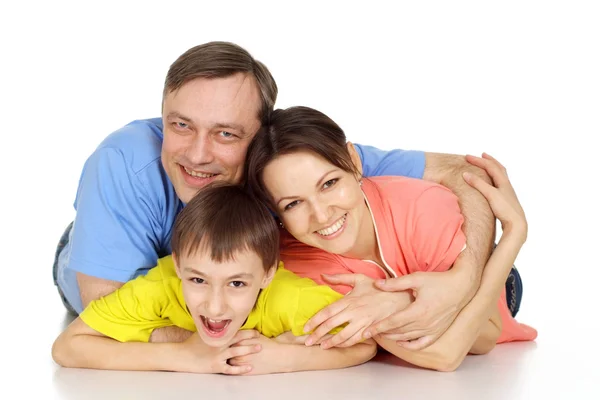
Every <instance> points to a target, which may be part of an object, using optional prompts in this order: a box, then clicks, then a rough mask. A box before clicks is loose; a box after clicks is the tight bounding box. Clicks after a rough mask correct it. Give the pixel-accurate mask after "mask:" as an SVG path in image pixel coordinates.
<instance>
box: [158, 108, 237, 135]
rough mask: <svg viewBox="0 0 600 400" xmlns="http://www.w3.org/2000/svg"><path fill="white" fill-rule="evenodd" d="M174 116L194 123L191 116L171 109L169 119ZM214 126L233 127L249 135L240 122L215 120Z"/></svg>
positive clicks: (220, 127) (221, 127) (218, 127)
mask: <svg viewBox="0 0 600 400" xmlns="http://www.w3.org/2000/svg"><path fill="white" fill-rule="evenodd" d="M173 118H179V119H181V120H183V121H185V122H189V123H193V122H194V121H192V119H191V118H189V117H186V116H185V115H183V114H181V113H179V112H177V111H171V112H170V113H168V114H167V119H173ZM212 128H213V129H214V128H217V129H229V128H230V129H233V130H236V131H238V132H240V133H241V134H242V135H243V136H248V133H247V132H246V131H245V130H244V127H243V126H242V125H240V124H236V123H232V122H227V123H226V122H215V123H214V124H213V125H212Z"/></svg>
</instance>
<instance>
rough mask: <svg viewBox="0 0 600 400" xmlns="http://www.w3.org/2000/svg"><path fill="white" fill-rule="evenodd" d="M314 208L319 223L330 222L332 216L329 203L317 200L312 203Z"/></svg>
mask: <svg viewBox="0 0 600 400" xmlns="http://www.w3.org/2000/svg"><path fill="white" fill-rule="evenodd" d="M312 209H313V216H314V218H315V221H317V222H318V223H319V224H325V223H327V222H329V219H330V218H331V207H329V205H327V204H325V203H323V202H319V201H315V202H313V204H312Z"/></svg>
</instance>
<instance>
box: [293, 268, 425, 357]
mask: <svg viewBox="0 0 600 400" xmlns="http://www.w3.org/2000/svg"><path fill="white" fill-rule="evenodd" d="M323 279H325V280H326V281H327V282H329V283H331V284H336V285H348V286H352V287H353V289H352V290H351V291H350V292H349V293H348V294H347V295H346V296H345V297H344V298H343V299H340V300H338V301H336V302H335V303H333V304H330V305H329V306H327V307H325V308H324V309H322V310H321V311H319V312H318V313H317V314H315V315H314V316H313V317H312V318H311V319H310V320H308V322H307V323H306V325H305V326H304V331H305V332H311V331H312V330H313V329H314V332H313V333H311V334H310V335H309V337H308V338H307V340H306V342H305V344H306V345H307V346H311V345H313V344H317V343H319V342H322V343H321V347H322V348H324V349H328V348H330V347H350V346H353V345H354V344H356V343H359V342H361V341H362V340H364V337H363V332H364V330H365V329H366V328H368V327H369V326H371V325H372V324H374V323H376V322H378V321H381V320H383V319H385V318H387V317H388V316H390V315H392V314H394V313H396V312H399V311H401V310H403V309H404V308H406V307H407V306H408V305H409V304H410V303H411V302H412V301H413V300H414V298H413V296H412V294H411V293H410V292H394V293H388V292H383V291H381V290H379V289H377V288H376V287H375V286H374V285H373V282H374V281H373V279H371V278H369V277H367V276H365V275H362V274H339V275H331V276H328V275H323ZM344 324H347V326H345V327H344V328H343V329H342V330H341V332H339V333H337V334H335V335H333V336H332V337H331V338H329V339H326V340H324V341H323V340H322V339H323V338H324V337H325V335H327V334H328V333H329V332H330V331H331V330H332V329H334V328H336V327H338V326H341V325H344Z"/></svg>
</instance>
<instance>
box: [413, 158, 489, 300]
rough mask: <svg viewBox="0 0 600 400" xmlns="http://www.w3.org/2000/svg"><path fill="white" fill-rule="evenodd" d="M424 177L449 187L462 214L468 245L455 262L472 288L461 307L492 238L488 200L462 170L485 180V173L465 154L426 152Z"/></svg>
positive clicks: (477, 277) (475, 283)
mask: <svg viewBox="0 0 600 400" xmlns="http://www.w3.org/2000/svg"><path fill="white" fill-rule="evenodd" d="M425 157H426V158H425V160H426V161H425V162H426V164H425V173H424V175H423V179H426V180H429V181H432V182H436V183H439V184H441V185H443V186H445V187H447V188H448V189H450V190H451V191H452V192H453V193H454V194H455V195H456V196H457V197H458V202H459V205H460V209H461V212H462V214H463V216H464V223H463V232H464V233H465V236H466V242H467V248H466V249H465V250H464V251H463V253H462V254H461V257H460V258H459V260H457V262H456V263H455V264H454V266H453V269H455V270H457V271H459V272H460V273H461V274H463V275H464V276H465V278H466V279H468V280H469V281H470V282H471V286H470V287H471V289H470V290H469V293H468V296H467V298H466V299H465V303H464V304H463V306H464V305H465V304H466V303H467V302H468V301H469V300H470V299H471V298H472V297H473V295H474V294H475V292H476V291H477V288H478V287H479V283H480V280H481V276H482V272H483V268H484V266H485V264H486V262H487V260H488V258H489V256H490V253H491V251H492V248H493V244H494V238H495V217H494V214H493V212H492V210H491V208H490V206H489V203H488V201H487V200H486V199H485V197H483V195H482V194H481V193H480V192H479V191H478V190H476V189H474V188H472V187H471V186H470V185H468V184H467V183H466V182H465V181H464V179H463V177H462V174H463V172H470V173H473V174H475V175H478V176H480V177H481V178H482V179H484V180H485V181H487V182H491V179H490V178H489V176H488V175H487V173H486V172H485V171H484V170H482V169H480V168H478V167H475V166H473V165H472V164H469V163H468V162H467V161H465V159H464V157H462V156H458V155H452V154H440V153H426V156H425Z"/></svg>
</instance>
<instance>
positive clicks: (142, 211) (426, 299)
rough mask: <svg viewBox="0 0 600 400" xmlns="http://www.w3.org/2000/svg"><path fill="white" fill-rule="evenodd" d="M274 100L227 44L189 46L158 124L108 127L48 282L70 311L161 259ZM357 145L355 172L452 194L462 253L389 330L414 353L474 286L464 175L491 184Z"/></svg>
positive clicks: (478, 268)
mask: <svg viewBox="0 0 600 400" xmlns="http://www.w3.org/2000/svg"><path fill="white" fill-rule="evenodd" d="M276 98H277V85H276V83H275V80H274V79H273V77H272V76H271V73H270V72H269V70H268V69H267V68H266V67H265V66H264V65H263V64H262V63H260V62H259V61H257V60H255V59H254V58H253V57H252V56H251V55H250V54H249V53H248V52H247V51H246V50H244V49H242V48H241V47H239V46H237V45H235V44H232V43H227V42H210V43H206V44H202V45H199V46H196V47H194V48H191V49H189V50H188V51H186V52H185V53H184V54H182V55H181V56H180V57H179V58H178V59H177V60H176V61H175V62H174V63H173V64H172V65H171V67H170V69H169V71H168V74H167V77H166V81H165V86H164V92H163V104H162V118H155V119H148V120H139V121H134V122H132V123H130V124H128V125H126V126H125V127H123V128H121V129H119V130H117V131H115V132H114V133H112V134H111V135H109V136H108V137H107V138H106V139H105V140H104V141H103V142H102V143H101V144H100V145H99V146H98V148H97V149H96V150H95V151H94V152H93V154H92V155H91V156H90V157H89V158H88V160H87V161H86V163H85V166H84V168H83V172H82V174H81V178H80V182H79V187H78V190H77V195H76V199H75V203H74V206H75V209H76V211H77V214H76V217H75V220H74V221H73V223H72V224H70V225H69V227H68V228H67V230H66V231H65V234H64V235H63V238H61V241H60V243H59V248H58V249H57V257H56V260H55V265H54V280H55V284H56V285H57V287H58V290H59V293H60V295H61V298H62V299H63V302H64V304H65V306H66V307H67V309H68V310H70V311H71V312H73V313H75V314H77V313H79V312H81V311H82V309H83V308H84V307H85V306H86V305H87V304H88V303H89V302H90V301H92V300H95V299H97V298H99V297H101V296H104V295H107V294H109V293H111V292H113V291H114V290H115V289H117V288H119V287H120V286H121V285H122V284H123V283H124V282H127V281H129V280H131V279H133V278H135V277H136V276H138V275H140V274H145V273H146V272H147V271H148V270H149V269H150V268H152V267H154V266H155V265H156V262H157V259H158V258H160V257H163V256H165V255H167V254H170V252H171V249H170V244H169V242H170V236H171V230H172V227H173V223H174V221H175V217H176V215H177V213H178V212H179V211H181V209H182V208H183V207H184V205H185V204H186V203H187V202H189V201H190V199H191V198H192V197H193V196H194V194H196V193H197V192H198V191H199V190H202V188H203V187H204V186H205V185H207V184H208V183H210V182H213V181H217V180H220V181H227V182H231V183H236V182H239V181H240V180H241V179H242V171H243V164H244V158H245V155H246V150H247V147H248V145H249V143H250V141H251V140H252V138H253V137H254V135H255V133H256V132H257V131H258V129H259V128H260V126H261V123H263V122H265V121H267V120H268V117H269V114H270V112H271V111H272V110H273V107H274V105H275V101H276ZM356 147H357V150H358V153H359V154H360V157H361V161H362V163H363V172H364V175H365V176H374V175H405V176H412V177H416V178H422V179H428V180H431V181H434V182H438V183H441V184H443V185H445V186H447V187H448V188H450V189H451V190H452V191H453V192H454V193H455V194H456V195H457V196H458V197H459V199H460V204H461V209H462V212H463V214H464V215H465V217H466V221H465V225H464V230H465V234H466V237H467V244H468V246H467V249H466V250H465V252H463V253H464V254H463V256H462V257H461V258H460V260H459V262H457V263H456V264H455V266H454V268H453V269H452V272H451V273H450V272H449V273H444V274H443V279H441V278H440V277H439V275H440V274H437V275H436V276H429V275H427V274H422V275H419V277H418V279H413V280H412V281H411V282H410V284H411V286H412V287H414V288H415V289H417V291H418V297H417V300H416V301H415V303H414V304H413V305H412V306H411V307H409V309H407V310H406V311H405V312H406V319H407V323H408V324H407V327H408V328H407V330H403V331H401V332H398V334H399V335H401V334H403V336H402V335H401V336H400V337H402V338H403V340H410V339H416V338H418V337H420V338H421V339H419V341H417V343H415V344H414V346H420V347H422V346H425V345H427V344H429V343H431V342H432V341H434V340H435V339H436V338H437V337H439V335H441V334H442V333H443V331H444V330H445V329H447V327H448V326H449V325H450V324H451V323H452V321H453V320H454V318H455V317H456V315H457V314H458V312H459V311H460V310H461V309H462V308H463V307H464V306H465V305H466V304H467V303H468V302H469V301H470V300H471V298H472V297H473V295H474V294H475V291H476V290H477V288H478V287H479V282H480V278H481V273H482V270H483V266H484V265H485V263H486V261H487V259H488V257H489V255H490V252H491V249H492V245H493V238H494V221H495V220H494V217H493V214H492V212H491V210H490V208H489V205H488V203H487V201H486V200H485V199H484V198H483V196H481V194H479V193H478V192H477V191H475V190H474V189H472V188H470V187H469V186H468V185H467V184H466V183H465V182H464V181H463V179H462V172H465V171H471V172H473V173H475V174H478V175H479V176H482V177H484V178H486V179H489V178H488V177H487V175H486V174H485V173H484V172H483V170H480V169H479V168H477V167H474V166H471V165H470V164H468V163H467V162H466V161H465V160H464V157H461V156H454V155H446V154H434V153H425V152H420V151H403V150H392V151H388V152H385V151H381V150H379V149H376V148H373V147H370V146H364V145H356ZM398 279H400V278H398ZM424 310H427V311H426V312H425V311H424ZM417 316H418V318H417ZM188 335H189V333H187V332H184V331H182V330H180V329H178V328H172V327H170V328H163V329H159V330H156V331H154V333H153V334H152V337H151V341H181V340H184V339H185V338H186V337H187V336H188Z"/></svg>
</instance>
